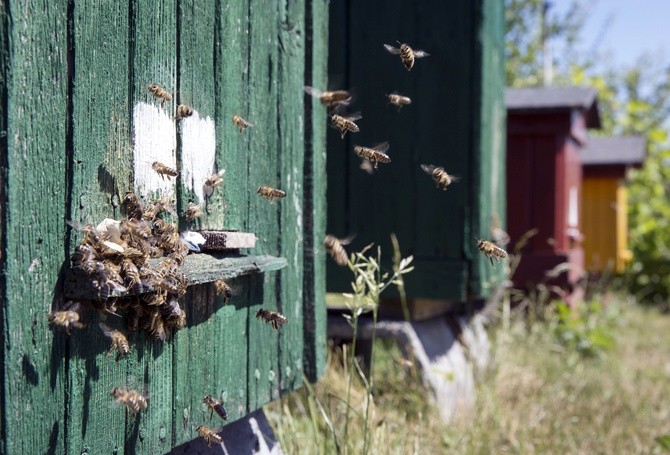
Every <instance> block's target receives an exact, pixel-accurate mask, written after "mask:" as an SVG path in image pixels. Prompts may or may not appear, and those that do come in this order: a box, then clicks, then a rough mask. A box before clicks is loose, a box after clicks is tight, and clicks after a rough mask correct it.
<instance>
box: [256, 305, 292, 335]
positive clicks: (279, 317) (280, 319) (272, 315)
mask: <svg viewBox="0 0 670 455" xmlns="http://www.w3.org/2000/svg"><path fill="white" fill-rule="evenodd" d="M256 319H261V320H263V321H265V322H266V323H267V324H270V325H271V326H272V328H273V329H275V330H276V331H279V328H280V327H281V326H283V325H284V324H286V323H287V322H288V319H286V316H284V315H283V314H279V313H277V312H276V311H270V310H266V309H264V308H259V310H258V311H257V312H256Z"/></svg>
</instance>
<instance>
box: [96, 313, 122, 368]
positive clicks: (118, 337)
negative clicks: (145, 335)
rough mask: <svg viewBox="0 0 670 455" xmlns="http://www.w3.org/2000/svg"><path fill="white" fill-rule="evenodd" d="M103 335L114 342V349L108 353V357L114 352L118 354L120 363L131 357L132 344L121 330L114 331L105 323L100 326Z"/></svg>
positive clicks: (117, 358)
mask: <svg viewBox="0 0 670 455" xmlns="http://www.w3.org/2000/svg"><path fill="white" fill-rule="evenodd" d="M98 325H99V326H100V330H102V333H103V334H104V335H105V336H106V337H107V338H110V339H111V340H112V347H111V348H110V349H109V351H108V352H107V355H108V356H109V355H112V354H113V353H114V351H116V352H117V355H116V360H117V361H119V360H120V359H121V358H123V357H126V356H128V355H130V344H129V343H128V338H126V336H125V335H124V334H123V333H121V331H120V330H114V329H112V328H111V327H109V326H108V325H107V324H105V323H104V322H101V323H100V324H98Z"/></svg>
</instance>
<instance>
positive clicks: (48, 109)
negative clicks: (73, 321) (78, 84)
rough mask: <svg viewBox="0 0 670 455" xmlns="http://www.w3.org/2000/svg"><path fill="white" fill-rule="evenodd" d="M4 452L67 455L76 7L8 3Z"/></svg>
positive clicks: (1, 283) (1, 287) (1, 286)
mask: <svg viewBox="0 0 670 455" xmlns="http://www.w3.org/2000/svg"><path fill="white" fill-rule="evenodd" d="M0 9H1V11H2V26H1V27H2V41H3V49H2V50H1V52H2V79H3V80H2V83H3V85H5V84H6V85H5V86H4V87H3V93H2V95H3V98H2V101H1V102H2V113H1V116H2V123H3V125H2V126H3V127H2V141H1V142H0V144H1V145H2V151H1V155H2V163H1V164H2V171H1V172H2V175H3V176H2V178H1V183H2V189H1V190H0V192H1V194H0V196H2V204H1V205H2V207H3V208H2V211H1V214H2V219H1V222H2V224H3V228H2V251H0V257H1V258H2V273H1V274H0V276H1V279H0V293H1V297H0V299H1V300H2V308H3V309H2V314H1V316H2V336H1V337H0V342H1V343H2V360H3V364H4V366H3V368H2V374H3V384H2V394H1V397H2V403H1V404H2V413H3V416H2V420H3V426H2V430H3V431H2V439H3V443H2V451H3V452H4V453H7V454H14V453H17V454H18V453H54V454H56V453H64V452H65V451H66V450H67V447H66V446H65V445H64V441H65V438H64V435H65V433H66V431H67V429H66V428H65V419H64V416H65V413H66V409H65V407H64V404H65V396H66V393H67V386H68V385H67V370H66V368H67V365H66V362H65V358H64V355H66V352H67V351H66V350H65V345H66V343H67V340H66V337H65V336H64V335H62V334H61V333H60V332H51V330H50V329H49V326H48V323H47V314H48V313H49V311H50V310H51V308H52V305H54V304H55V302H54V300H55V297H56V296H55V292H57V290H58V286H59V283H58V281H57V280H58V275H59V272H60V271H61V266H62V265H63V263H64V261H65V260H66V256H67V253H66V251H64V248H63V238H64V237H65V223H64V220H65V217H66V209H65V208H66V206H67V203H66V197H67V186H66V181H67V180H66V176H67V172H66V169H67V144H66V134H65V128H64V125H66V124H67V119H68V112H67V106H68V103H67V87H68V80H67V75H68V68H67V36H66V31H67V2H65V1H34V2H11V3H10V2H7V1H5V2H2V5H0Z"/></svg>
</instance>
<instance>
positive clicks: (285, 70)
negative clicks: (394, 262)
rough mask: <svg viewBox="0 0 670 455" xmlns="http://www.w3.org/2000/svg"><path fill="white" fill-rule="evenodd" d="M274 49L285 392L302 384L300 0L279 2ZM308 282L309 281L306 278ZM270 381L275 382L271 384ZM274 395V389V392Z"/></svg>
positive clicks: (280, 376)
mask: <svg viewBox="0 0 670 455" xmlns="http://www.w3.org/2000/svg"><path fill="white" fill-rule="evenodd" d="M278 8H279V11H278V13H279V14H278V21H279V35H278V38H279V50H278V56H277V57H278V60H277V78H278V87H277V115H278V130H277V133H278V135H279V141H278V145H279V149H278V151H277V153H278V157H279V163H278V165H279V172H280V173H281V182H282V183H281V184H282V188H284V190H285V191H286V193H287V197H286V199H284V200H283V201H282V202H281V204H280V208H281V214H280V218H279V226H278V228H279V232H281V237H280V250H279V255H280V256H282V257H285V258H286V259H287V260H288V267H287V268H285V269H282V270H281V271H280V272H278V273H279V276H278V287H279V291H280V295H279V297H280V300H279V302H278V304H277V307H278V310H279V311H280V312H281V313H282V314H284V315H285V316H286V317H287V318H288V320H289V323H288V324H286V325H285V326H284V327H282V329H281V331H280V333H279V348H278V351H277V355H278V360H279V369H278V371H276V377H275V378H274V381H272V385H273V388H272V391H273V393H274V392H278V393H285V392H288V391H291V390H294V389H296V388H297V387H298V386H299V385H300V384H302V373H303V351H304V349H305V345H304V340H303V316H304V305H305V289H304V286H303V285H304V284H307V283H304V281H303V265H304V249H305V232H304V223H305V213H304V210H305V202H304V193H303V186H304V182H303V171H304V158H305V143H304V137H305V136H304V134H305V131H304V128H305V110H304V103H303V100H304V96H303V93H304V92H303V86H304V81H305V42H304V34H305V4H304V1H288V0H283V1H281V2H279V7H278ZM307 286H313V284H307ZM274 385H277V386H278V387H277V388H275V387H274ZM272 398H273V399H277V398H279V395H273V396H272Z"/></svg>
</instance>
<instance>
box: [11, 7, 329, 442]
mask: <svg viewBox="0 0 670 455" xmlns="http://www.w3.org/2000/svg"><path fill="white" fill-rule="evenodd" d="M326 5H327V2H325V1H316V2H311V1H302V0H299V1H291V2H285V1H278V2H273V3H272V4H271V5H269V4H268V3H267V2H264V1H259V0H243V1H222V0H198V1H195V0H191V1H186V0H168V1H158V0H137V1H131V2H119V1H112V0H98V1H91V2H88V1H87V2H84V1H81V2H73V1H66V0H52V1H43V0H40V1H5V2H2V5H1V6H0V19H1V20H0V30H1V33H0V39H1V40H2V46H1V50H2V54H1V55H0V66H1V67H2V77H3V79H2V85H1V86H0V90H1V93H0V97H1V101H2V112H1V116H0V122H1V126H0V131H1V133H2V134H1V138H0V141H1V146H2V151H1V154H0V159H2V163H1V164H2V172H1V173H0V197H1V198H2V206H1V208H0V220H1V223H0V237H1V241H2V249H1V252H0V254H1V262H2V273H1V275H0V277H1V278H0V279H1V281H0V283H1V287H0V289H1V298H2V305H1V307H0V311H1V313H0V316H1V320H2V323H3V326H2V334H1V335H0V344H1V345H2V349H3V360H4V362H3V363H2V367H1V369H0V375H1V376H2V385H3V387H2V391H1V393H0V405H1V406H0V408H1V409H2V413H3V415H2V419H1V420H0V425H1V426H2V428H0V435H1V436H2V440H1V441H0V452H1V453H7V454H15V453H16V454H18V453H54V454H56V453H58V454H60V453H119V454H120V453H146V454H156V453H164V452H167V451H169V450H170V448H171V447H173V446H175V445H177V444H180V443H182V442H184V441H188V440H190V439H193V438H195V437H197V434H196V433H195V431H194V430H195V427H196V426H198V425H201V424H206V425H210V426H212V427H214V428H217V427H220V424H221V423H223V422H220V423H219V422H216V421H209V412H208V411H206V410H205V409H203V404H202V399H203V396H204V395H205V394H211V395H214V396H216V397H218V398H219V399H224V400H225V403H226V408H227V410H228V414H229V415H230V420H229V422H231V421H233V420H235V419H237V418H240V417H242V416H244V415H246V414H248V413H249V412H251V411H253V410H255V409H258V408H259V407H260V406H262V405H263V404H265V403H267V402H268V401H270V400H273V399H276V398H277V397H279V396H280V395H282V394H284V393H287V392H289V391H291V390H294V389H296V388H297V387H299V386H300V385H301V384H302V381H303V374H306V375H307V377H308V378H310V379H312V380H314V379H315V378H316V377H318V376H319V375H320V374H321V371H322V368H323V366H324V355H325V322H324V318H325V309H324V307H323V305H322V304H319V303H320V302H322V301H323V298H324V292H325V279H324V277H325V267H324V264H325V258H324V252H323V250H322V248H321V242H322V239H323V235H324V233H325V186H324V185H323V184H322V183H321V182H323V180H324V175H325V150H324V149H323V147H322V145H321V144H324V143H325V141H324V138H325V128H326V125H325V123H324V122H323V118H324V117H325V115H326V112H325V110H324V108H323V107H322V106H320V105H319V103H318V102H314V101H312V100H309V99H305V97H304V96H303V86H304V85H305V84H308V85H313V86H325V85H326V60H325V58H326V46H327V43H326V40H327V33H326V31H327V7H326ZM269 6H271V7H269ZM151 83H159V84H161V85H162V86H164V87H165V88H166V89H167V90H168V91H170V92H171V93H172V95H173V100H172V101H171V102H166V103H164V105H163V106H161V103H160V101H159V100H154V99H153V98H152V97H151V94H150V93H149V92H148V91H147V86H148V85H149V84H151ZM179 103H186V104H188V105H190V106H192V107H193V108H194V109H195V110H196V111H197V113H196V115H193V116H192V117H189V118H188V119H185V120H183V121H181V122H179V121H174V117H173V116H174V114H175V110H176V106H177V105H178V104H179ZM233 115H241V116H242V117H245V118H247V119H248V120H249V121H251V122H252V123H253V124H254V127H253V128H250V129H248V130H246V131H244V132H238V131H237V129H236V128H235V126H234V125H233V124H232V121H231V118H232V116H233ZM157 157H160V158H161V159H163V158H165V159H166V160H168V161H169V160H172V161H173V164H174V165H175V166H176V167H177V168H178V169H179V170H180V174H179V176H178V177H177V179H176V185H175V186H174V187H173V189H172V190H171V191H173V192H172V193H171V194H172V197H174V198H175V199H176V202H177V211H178V212H179V213H183V212H184V209H185V207H186V204H187V203H188V201H189V200H196V201H199V198H201V189H199V187H200V184H201V182H202V180H201V179H202V175H203V173H204V172H214V171H218V170H220V169H225V171H226V173H225V177H224V183H223V185H222V187H220V188H218V189H217V190H216V191H215V193H214V194H213V196H212V198H211V199H210V200H209V203H208V210H209V214H208V215H207V216H205V217H204V218H203V219H202V220H201V221H200V222H199V224H200V227H201V228H203V229H223V228H225V229H235V230H241V231H244V232H250V233H254V234H255V235H256V236H257V239H258V240H257V242H256V247H255V248H254V249H252V250H249V251H245V253H246V254H247V255H249V256H261V255H262V256H266V257H267V256H269V257H274V258H276V261H275V262H273V263H275V264H277V263H285V264H287V266H286V267H284V268H282V269H281V270H279V271H266V272H265V273H263V270H262V268H263V267H262V266H259V268H260V269H261V270H259V271H258V273H252V274H250V275H245V276H244V277H240V278H236V279H233V283H234V285H235V286H236V287H237V288H238V294H237V295H236V296H235V297H233V299H231V301H230V303H228V304H227V305H224V304H223V302H222V300H221V298H220V297H219V298H217V297H216V295H215V294H214V290H213V287H212V285H211V283H210V284H199V285H195V286H191V287H190V288H189V290H188V293H187V295H186V296H185V297H184V298H183V299H182V300H181V302H180V303H181V305H182V307H183V308H185V310H186V312H187V314H188V319H187V326H186V327H185V328H184V329H182V330H180V331H178V332H176V333H175V334H174V335H173V336H172V337H171V338H169V339H168V340H167V341H165V342H160V341H158V342H154V341H152V340H150V339H149V338H148V337H145V336H144V335H143V334H138V335H135V336H134V337H131V343H132V347H131V349H132V353H131V355H130V357H128V358H127V359H125V360H122V361H119V362H115V361H114V358H113V357H107V356H105V353H106V351H107V350H108V348H109V340H108V339H106V338H105V337H104V336H103V335H102V333H101V332H100V330H99V329H98V326H97V321H98V320H99V316H98V314H97V313H96V312H94V311H93V312H89V313H87V316H86V318H90V320H89V319H84V322H85V323H87V327H86V328H85V329H83V330H73V333H72V335H71V336H69V337H68V336H67V335H66V334H65V333H64V332H63V331H60V330H58V329H57V328H55V329H52V328H51V327H49V324H48V321H47V316H48V314H49V312H50V311H51V310H53V309H55V308H58V307H59V305H62V304H63V302H64V300H65V299H66V298H65V297H64V296H63V295H62V290H63V283H64V282H65V281H66V280H67V277H68V268H69V258H70V254H71V253H72V251H73V249H74V247H75V246H76V244H77V243H78V242H79V240H80V237H81V235H80V233H79V232H77V231H76V230H73V229H71V228H69V227H68V225H67V222H68V221H73V222H75V223H94V224H97V223H98V222H100V221H101V220H102V219H103V218H115V219H120V218H121V217H123V213H122V210H121V206H120V200H121V199H122V198H123V195H124V193H125V192H126V191H128V190H135V191H138V192H140V193H144V194H146V195H147V196H150V195H152V194H155V193H160V188H162V186H161V185H169V184H168V183H165V182H164V181H159V183H156V178H155V177H156V176H154V175H153V174H151V169H150V167H151V163H152V160H153V159H158V158H157ZM208 160H209V161H208ZM261 185H269V186H274V187H279V188H282V189H284V190H285V191H286V192H287V193H288V196H287V197H286V199H284V200H282V201H279V202H277V203H275V204H272V205H271V204H269V203H268V201H266V200H264V199H262V198H261V197H259V196H258V195H257V194H256V193H255V191H256V188H257V187H258V186H261ZM180 222H181V223H182V225H183V219H181V220H180ZM271 262H272V261H271ZM259 264H260V262H259ZM271 268H274V267H271ZM195 273H197V270H196V272H195ZM260 307H264V308H269V309H272V310H278V311H281V312H282V313H283V314H285V315H286V316H287V317H288V319H289V323H288V324H286V325H285V326H284V327H283V328H282V330H281V331H280V332H279V333H277V332H275V331H273V330H272V329H271V328H270V327H269V326H267V325H265V324H263V323H262V322H260V321H258V320H256V319H255V318H254V315H255V313H256V311H257V309H258V308H260ZM90 313H92V314H90ZM114 317H115V316H107V320H108V321H111V322H110V323H114V319H113V318H114ZM129 382H131V383H132V382H134V383H136V384H140V385H143V386H144V387H146V388H147V390H148V393H149V407H148V409H147V410H146V411H145V412H142V413H141V414H140V415H139V417H137V418H133V417H132V416H129V415H126V413H125V412H124V410H123V408H121V407H117V406H115V405H114V404H113V402H112V399H111V397H110V395H109V394H110V389H111V388H112V387H115V386H123V385H125V384H127V383H129Z"/></svg>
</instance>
